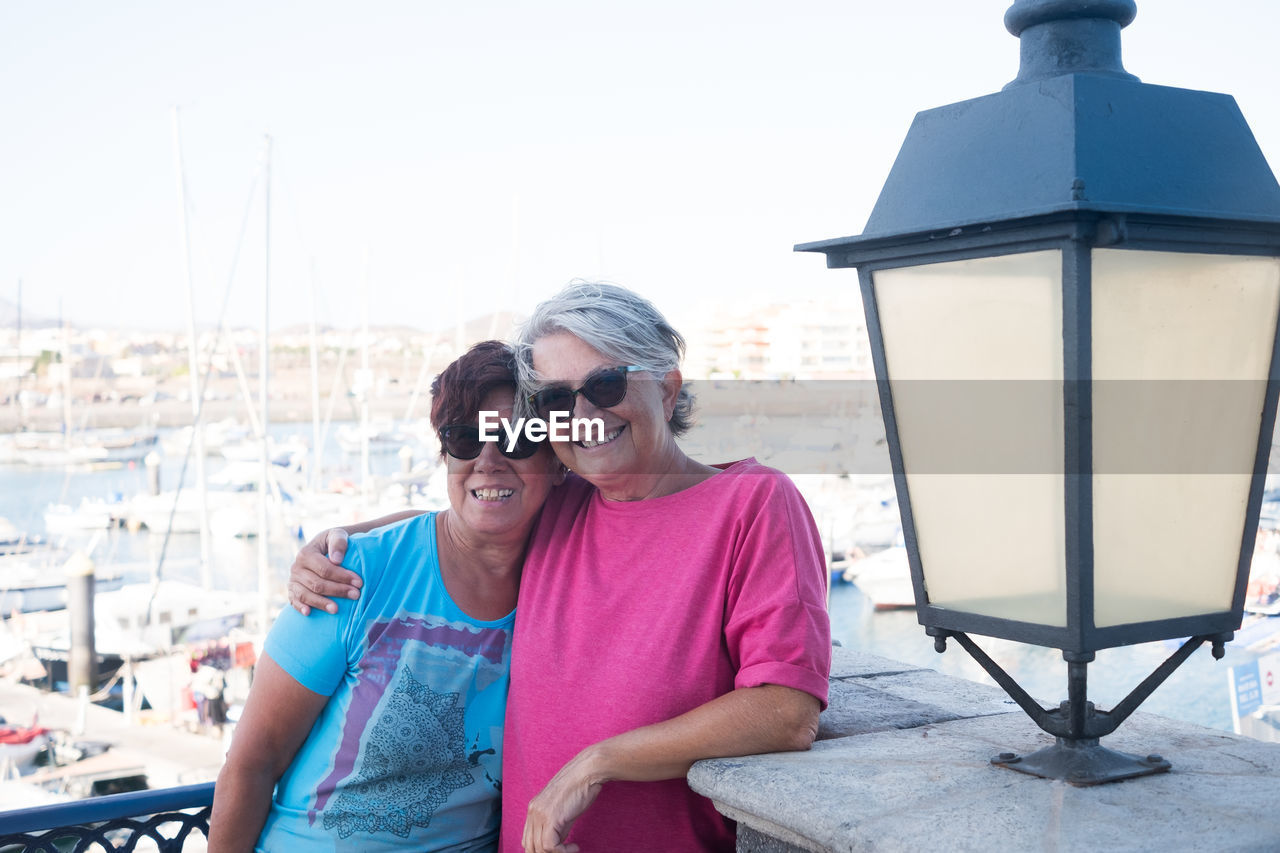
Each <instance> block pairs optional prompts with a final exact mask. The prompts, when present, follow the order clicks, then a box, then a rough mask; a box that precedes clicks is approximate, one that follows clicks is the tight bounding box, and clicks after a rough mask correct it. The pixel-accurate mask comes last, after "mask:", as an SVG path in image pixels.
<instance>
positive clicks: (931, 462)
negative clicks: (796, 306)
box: [796, 0, 1280, 785]
mask: <svg viewBox="0 0 1280 853" xmlns="http://www.w3.org/2000/svg"><path fill="white" fill-rule="evenodd" d="M1135 14H1136V6H1135V4H1134V3H1133V2H1132V0H1017V2H1015V3H1014V4H1013V6H1012V7H1010V8H1009V10H1008V12H1007V13H1006V14H1005V26H1006V27H1007V28H1008V29H1009V31H1010V32H1011V33H1013V34H1014V35H1016V36H1018V37H1019V39H1020V42H1021V68H1020V70H1019V73H1018V77H1017V79H1016V80H1014V81H1013V82H1012V83H1010V84H1009V85H1008V86H1006V87H1005V88H1004V89H1003V90H1002V91H1000V92H998V93H995V94H992V95H987V96H985V97H980V98H975V99H973V100H969V101H964V102H961V103H958V104H952V105H949V106H944V107H940V108H937V109H933V110H927V111H925V112H922V113H919V114H918V115H917V116H916V118H915V121H914V122H913V124H912V126H911V130H910V131H909V133H908V135H907V138H906V141H905V142H904V143H903V145H902V149H901V151H900V152H899V154H898V158H897V161H896V162H895V163H894V166H893V169H892V170H891V172H890V174H889V177H888V180H887V181H886V182H885V186H884V189H883V190H882V191H881V194H880V197H879V199H878V201H877V202H876V206H875V209H874V210H873V212H872V214H871V217H870V219H869V220H868V222H867V226H866V229H865V231H864V232H863V234H862V235H860V236H857V237H847V238H841V239H835V240H826V241H822V242H817V243H806V244H802V245H799V246H797V247H796V249H797V250H798V251H808V252H822V253H825V254H826V256H827V265H828V266H829V267H857V269H858V276H859V280H860V283H861V288H862V296H863V304H864V308H865V310H866V314H867V328H868V331H869V334H870V338H871V346H872V355H873V360H874V364H875V370H876V379H877V383H878V386H879V392H880V399H881V404H882V408H883V412H884V419H885V427H886V434H887V437H888V441H889V448H890V456H891V460H892V463H893V473H894V480H895V485H896V487H897V492H898V502H899V506H900V508H901V512H902V521H903V530H904V534H905V538H906V544H907V552H908V555H909V558H910V564H911V575H912V581H913V584H914V587H915V597H916V610H917V614H918V616H919V619H920V623H921V624H922V625H924V626H925V630H926V632H927V633H928V634H929V635H931V636H933V637H934V638H935V646H936V648H937V649H938V651H942V650H943V649H944V648H945V644H946V640H947V638H949V637H950V638H955V639H956V640H957V641H958V642H959V643H960V644H961V646H963V647H964V648H965V649H966V650H967V651H968V652H969V653H970V654H972V655H973V656H974V658H975V659H976V660H977V661H978V662H979V663H980V664H981V665H982V666H983V668H984V669H986V670H987V672H988V673H990V674H991V676H992V677H993V678H994V679H995V680H996V682H997V683H999V684H1000V686H1001V687H1002V688H1004V689H1005V691H1007V692H1008V693H1009V694H1010V695H1011V696H1012V697H1013V698H1014V699H1015V700H1016V701H1017V702H1018V704H1019V705H1020V706H1021V707H1022V708H1023V710H1025V711H1026V712H1027V714H1028V715H1029V716H1031V717H1032V719H1033V720H1035V722H1036V723H1037V724H1038V725H1039V726H1040V727H1041V728H1042V729H1044V730H1045V731H1047V732H1049V733H1050V734H1052V735H1054V736H1055V737H1056V739H1057V740H1056V743H1055V744H1054V745H1053V746H1051V747H1048V748H1046V749H1043V750H1040V751H1038V752H1036V753H1033V754H1030V755H1026V756H1019V755H1016V754H1013V753H1001V755H1000V756H998V757H997V758H994V759H992V761H993V762H994V763H996V764H1001V765H1003V766H1006V767H1009V768H1011V769H1014V770H1019V771H1022V772H1026V773H1031V774H1033V775H1038V776H1044V777H1047V778H1057V779H1064V780H1066V781H1068V782H1071V783H1073V784H1080V785H1088V784H1096V783H1100V782H1107V781H1114V780H1118V779H1127V778H1131V777H1134V776H1140V775H1146V774H1149V773H1159V772H1162V771H1166V770H1168V769H1169V767H1170V765H1169V763H1168V762H1167V761H1165V760H1163V759H1162V758H1161V757H1160V756H1158V755H1150V756H1145V757H1138V756H1129V755H1124V754H1122V753H1118V752H1114V751H1112V750H1109V749H1107V748H1105V747H1103V746H1101V745H1100V744H1099V743H1098V739H1099V738H1100V737H1103V736H1105V735H1107V734H1110V733H1111V732H1113V731H1114V730H1115V729H1116V727H1117V726H1119V725H1120V723H1121V722H1122V721H1123V720H1124V719H1125V718H1126V717H1127V716H1128V715H1129V714H1130V713H1132V712H1133V710H1134V709H1135V708H1137V707H1138V705H1140V704H1141V703H1142V701H1143V700H1145V699H1146V698H1147V696H1149V695H1150V694H1151V692H1152V691H1153V690H1155V688H1156V687H1157V686H1159V684H1160V683H1161V682H1162V681H1164V679H1165V678H1167V677H1168V675H1169V674H1170V673H1172V672H1173V670H1174V669H1176V668H1177V667H1178V666H1179V665H1180V664H1181V663H1182V662H1183V661H1185V660H1186V659H1187V657H1188V656H1189V655H1190V654H1191V653H1192V652H1193V651H1195V649H1196V648H1198V647H1199V646H1200V645H1201V644H1203V643H1205V642H1209V643H1210V644H1211V645H1212V648H1213V654H1214V656H1215V657H1217V658H1221V656H1222V654H1223V649H1222V644H1223V643H1224V642H1225V641H1227V640H1229V639H1231V636H1232V633H1233V632H1234V631H1235V630H1236V629H1238V628H1239V627H1240V620H1241V616H1242V612H1243V602H1244V593H1245V587H1246V583H1247V580H1248V573H1249V564H1250V559H1251V555H1252V552H1253V546H1254V537H1255V533H1256V528H1257V522H1258V512H1259V507H1260V505H1261V500H1262V487H1263V480H1264V477H1265V473H1266V468H1267V458H1268V453H1269V451H1270V446H1271V440H1272V430H1273V426H1274V422H1275V413H1276V399H1277V391H1278V390H1280V384H1278V383H1280V371H1278V366H1280V362H1278V360H1277V346H1276V342H1277V338H1276V333H1277V312H1278V310H1280V186H1277V184H1276V180H1275V177H1274V176H1273V175H1272V173H1271V170H1270V169H1269V168H1268V166H1267V164H1266V160H1265V159H1264V158H1263V156H1262V154H1261V152H1260V150H1259V149H1258V146H1257V143H1256V142H1255V141H1254V139H1253V136H1252V134H1251V133H1250V131H1249V128H1248V126H1247V125H1246V123H1245V121H1244V118H1243V116H1241V114H1240V111H1239V109H1238V108H1237V107H1236V104H1235V101H1234V100H1233V99H1232V98H1231V97H1229V96H1227V95H1220V94H1212V93H1207V92H1198V91H1190V90H1184V89H1172V88H1167V87H1161V86H1153V85H1148V84H1145V83H1142V82H1140V81H1139V80H1138V79H1137V78H1135V77H1133V76H1132V75H1130V74H1128V73H1126V72H1125V71H1124V68H1123V67H1122V65H1121V62H1120V30H1121V28H1122V27H1124V26H1126V25H1128V24H1129V23H1130V22H1131V21H1132V20H1133V18H1134V15H1135ZM969 634H981V635H985V636H990V637H1000V638H1004V639H1008V640H1014V641H1018V642H1023V643H1032V644H1036V645H1042V646H1048V647H1052V648H1057V649H1061V650H1062V652H1063V657H1064V658H1065V659H1066V661H1067V673H1068V677H1067V694H1068V699H1067V701H1065V702H1063V703H1062V704H1061V706H1060V707H1058V708H1053V709H1045V708H1041V707H1040V706H1039V705H1038V704H1037V703H1036V702H1035V701H1034V700H1033V699H1032V698H1031V697H1030V696H1029V695H1028V694H1027V693H1026V691H1025V690H1023V689H1022V687H1020V686H1019V685H1018V684H1017V683H1016V682H1015V681H1014V680H1013V679H1012V678H1011V677H1010V676H1009V675H1008V674H1007V673H1005V672H1004V671H1003V670H1002V669H1001V668H1000V667H999V666H998V665H997V664H996V663H995V662H994V661H992V660H991V659H990V658H989V657H988V656H987V655H986V654H985V653H984V652H983V651H982V650H981V649H980V648H979V647H978V646H977V645H976V644H975V643H974V642H973V640H972V639H971V638H970V637H969ZM1181 637H1190V638H1191V639H1190V640H1188V641H1186V642H1185V643H1184V644H1183V645H1182V646H1181V647H1180V648H1179V650H1178V651H1177V652H1175V653H1174V654H1173V655H1172V656H1171V657H1170V658H1169V659H1168V660H1167V661H1165V662H1164V663H1163V664H1162V665H1161V666H1160V667H1159V668H1158V669H1157V670H1156V671H1155V672H1154V673H1152V674H1151V675H1150V676H1149V677H1148V678H1147V679H1146V680H1144V681H1143V682H1142V683H1141V684H1140V685H1138V686H1137V687H1136V688H1135V689H1134V690H1133V692H1132V693H1131V694H1130V695H1129V696H1128V697H1127V698H1125V699H1124V700H1123V701H1121V702H1120V703H1119V704H1118V705H1116V706H1115V707H1114V708H1113V709H1111V710H1110V711H1103V710H1099V709H1096V708H1094V706H1093V705H1092V703H1090V702H1088V701H1087V696H1086V670H1087V666H1088V664H1089V662H1090V661H1092V660H1093V659H1094V656H1095V653H1096V652H1097V651H1098V650H1100V649H1105V648H1112V647H1115V646H1122V645H1129V644H1133V643H1141V642H1150V641H1155V640H1163V639H1170V638H1181Z"/></svg>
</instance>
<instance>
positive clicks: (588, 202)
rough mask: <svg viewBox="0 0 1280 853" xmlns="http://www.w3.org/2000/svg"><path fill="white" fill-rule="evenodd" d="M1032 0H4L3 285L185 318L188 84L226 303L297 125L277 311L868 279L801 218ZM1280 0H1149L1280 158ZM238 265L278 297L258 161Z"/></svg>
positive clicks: (1165, 71) (805, 287)
mask: <svg viewBox="0 0 1280 853" xmlns="http://www.w3.org/2000/svg"><path fill="white" fill-rule="evenodd" d="M1010 2H1011V0H903V2H898V3H884V2H864V1H863V0H792V2H787V3H780V2H776V0H774V2H757V0H736V2H718V1H717V2H704V1H703V0H679V2H672V0H649V2H644V3H623V2H601V0H591V2H587V0H581V2H579V1H578V0H541V2H537V3H534V2H525V3H519V2H514V0H505V1H504V2H499V0H468V2H451V3H444V2H440V0H416V2H369V3H358V4H357V3H354V2H350V3H336V2H287V3H286V2H267V1H266V0H254V2H241V0H234V2H227V1H226V0H224V2H218V3H194V2H185V3H182V2H179V3H175V2H171V0H169V2H159V0H154V1H153V2H143V1H140V2H113V3H103V2H58V0H5V2H3V3H0V117H2V120H3V124H2V125H0V296H2V297H4V298H6V299H8V300H9V301H14V300H15V299H16V297H17V290H18V281H19V280H20V279H21V280H22V281H23V303H24V306H23V307H24V311H26V312H29V313H34V314H42V315H45V316H56V315H57V313H58V310H59V303H60V302H61V305H62V310H63V312H64V313H65V314H66V316H68V317H69V318H70V319H71V320H72V321H73V322H75V323H77V324H81V325H88V324H92V323H96V322H101V323H107V324H115V325H126V326H145V327H151V328H174V329H181V328H184V327H185V324H186V316H187V314H186V310H187V309H186V292H185V286H184V277H183V275H184V274H183V269H184V267H183V260H182V253H181V243H180V230H179V219H178V195H177V188H176V187H177V183H176V177H175V172H176V170H175V165H174V146H173V132H172V119H171V112H170V111H171V107H173V106H175V105H176V106H179V107H180V108H181V123H182V137H183V148H184V156H185V160H186V176H187V185H188V198H189V204H190V210H191V233H192V241H193V247H194V253H195V259H194V269H195V276H196V280H197V284H198V292H197V296H196V303H195V307H196V314H197V318H198V322H199V323H201V324H202V325H211V324H213V323H215V322H216V321H217V315H218V310H219V307H220V305H221V301H222V297H223V293H224V290H225V289H226V285H227V282H228V278H229V272H230V269H231V262H232V255H233V252H234V249H235V246H236V243H237V235H238V233H239V229H240V223H241V220H242V218H243V216H244V213H245V210H246V206H247V205H248V204H249V203H250V198H251V196H250V190H251V186H252V185H253V182H254V179H255V176H256V175H257V174H258V170H259V169H260V167H261V164H262V160H263V157H262V150H263V136H264V134H265V133H268V132H269V133H270V134H271V135H272V137H273V139H274V157H273V182H272V196H271V199H272V202H271V203H272V208H271V209H272V231H271V233H272V238H271V309H270V310H271V326H272V328H280V327H282V326H284V325H288V324H293V323H299V322H305V321H306V320H307V319H308V317H309V316H310V310H311V308H310V304H311V303H310V300H311V293H312V287H311V284H310V282H311V280H312V274H311V270H312V269H314V280H315V282H316V284H317V286H316V288H315V290H316V292H317V294H318V297H317V299H318V309H317V310H318V316H319V319H320V321H321V322H327V323H332V324H336V325H343V326H350V325H354V324H355V323H356V322H358V320H359V318H360V316H361V311H362V310H363V305H364V297H363V296H362V288H361V280H362V269H363V268H364V261H363V258H364V257H365V252H366V249H367V252H368V259H369V260H368V281H369V292H370V294H371V298H370V303H371V307H370V308H369V311H370V318H371V321H372V322H374V323H407V324H409V325H415V326H420V327H423V328H435V327H440V326H446V325H450V324H452V323H453V322H455V320H456V318H457V317H458V315H459V313H461V314H463V315H466V316H475V315H478V314H481V313H484V312H486V311H488V310H491V309H493V308H514V309H516V310H521V311H524V310H528V308H529V307H531V306H532V304H533V303H534V302H536V301H537V300H538V299H540V298H542V297H544V296H547V295H549V294H551V293H553V292H554V291H555V290H557V289H558V288H559V287H560V286H562V285H563V284H564V283H565V282H567V281H568V280H570V279H572V278H574V277H589V278H590V277H602V278H607V279H609V280H611V281H616V282H618V283H620V284H624V285H627V286H630V287H632V288H634V289H636V290H638V291H640V292H642V293H644V294H646V295H648V296H650V297H651V298H652V299H654V300H655V301H656V302H657V304H658V306H659V307H660V308H662V309H663V310H665V311H666V312H667V313H668V314H670V315H672V316H673V318H674V319H676V320H677V322H679V321H680V319H681V318H687V317H689V316H691V315H692V314H693V313H694V312H700V311H701V312H705V311H715V310H717V306H725V305H736V304H740V303H741V302H743V301H744V300H746V299H750V298H755V297H757V296H759V295H761V294H772V295H773V296H774V297H775V298H777V299H787V300H789V299H795V298H799V297H803V296H806V295H812V296H821V295H824V294H828V293H831V292H832V291H834V290H836V289H837V288H843V287H850V286H852V284H853V277H852V274H851V273H847V272H844V271H840V272H837V271H828V270H826V269H825V268H824V265H823V261H822V259H821V258H820V257H815V256H810V255H795V254H793V253H792V251H791V246H792V245H793V244H794V243H796V242H803V241H808V240H817V239H823V238H827V237H836V236H841V235H845V234H856V233H859V232H861V230H862V227H863V224H864V223H865V221H866V217H867V215H868V213H869V212H870V210H871V206H872V205H873V203H874V201H875V198H876V195H877V194H878V192H879V189H880V186H881V184H882V183H883V181H884V178H885V176H886V174H887V173H888V170H889V167H890V165H891V164H892V162H893V158H894V156H895V154H896V153H897V149H898V147H899V145H900V144H901V141H902V138H903V136H904V135H905V133H906V130H907V127H908V125H909V123H910V120H911V116H912V115H913V114H914V113H915V112H916V111H918V110H921V109H926V108H930V107H935V106H940V105H942V104H946V103H950V102H953V101H958V100H963V99H966V98H970V97H976V96H979V95H983V94H987V93H989V92H993V91H996V90H998V89H999V88H1000V87H1001V86H1003V85H1004V84H1005V83H1007V82H1008V81H1009V80H1011V79H1012V78H1013V77H1014V76H1015V74H1016V73H1017V65H1018V43H1017V40H1016V39H1014V38H1013V37H1012V36H1010V35H1009V34H1008V33H1007V32H1006V31H1005V30H1004V27H1003V25H1002V22H1001V20H1002V16H1003V13H1004V10H1005V9H1006V8H1007V7H1008V6H1009V5H1010ZM1278 32H1280V3H1277V2H1274V0H1219V2H1216V3H1212V4H1210V3H1205V2H1203V0H1160V2H1154V0H1146V2H1142V3H1140V4H1139V12H1138V18H1137V20H1136V21H1135V22H1134V23H1133V24H1132V25H1131V26H1130V27H1129V28H1128V29H1126V30H1125V37H1124V56H1125V65H1126V67H1127V69H1128V70H1129V71H1130V72H1132V73H1134V74H1137V75H1138V76H1139V77H1141V78H1142V79H1143V80H1144V81H1146V82H1150V83H1160V84H1165V85H1173V86H1184V87H1188V88H1197V89H1206V90H1211V91H1221V92H1228V93H1230V94H1233V95H1235V96H1236V98H1237V100H1238V101H1239V103H1240V106H1241V109H1242V110H1243V111H1244V114H1245V117H1246V119H1247V120H1248V121H1249V123H1250V125H1251V127H1252V128H1253V131H1254V134H1255V136H1256V137H1257V139H1258V141H1259V143H1260V145H1261V146H1262V149H1263V151H1264V153H1266V154H1267V156H1268V158H1269V160H1270V161H1271V163H1272V164H1273V168H1274V165H1275V164H1280V102H1278V101H1277V98H1276V94H1275V92H1276V86H1277V81H1278V79H1280V74H1278V73H1277V72H1280V59H1277V56H1278V55H1280V50H1277V47H1276V42H1275V38H1276V33H1278ZM257 186H258V190H257V192H256V194H255V195H254V196H253V201H252V209H251V212H250V216H251V219H250V220H249V230H248V232H247V234H246V237H245V241H244V245H243V249H242V251H241V255H240V265H239V271H238V274H237V276H236V278H235V280H234V284H233V287H232V295H231V303H230V309H229V317H230V319H231V321H232V322H233V323H236V324H240V325H250V326H255V327H256V326H259V325H260V324H261V322H262V312H263V308H262V292H263V287H262V283H263V267H264V262H263V224H262V221H263V216H262V210H263V205H262V193H261V181H259V183H258V185H257Z"/></svg>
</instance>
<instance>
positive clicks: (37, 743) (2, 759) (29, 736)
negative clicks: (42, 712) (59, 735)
mask: <svg viewBox="0 0 1280 853" xmlns="http://www.w3.org/2000/svg"><path fill="white" fill-rule="evenodd" d="M48 744H49V730H48V729H46V728H44V727H43V726H39V725H37V724H36V723H34V722H33V723H32V724H31V725H29V726H15V725H10V724H8V723H6V722H4V718H3V717H0V778H5V777H9V776H13V775H22V774H24V773H29V772H31V770H32V769H33V768H34V767H35V762H36V756H37V755H39V754H40V753H41V751H43V750H44V748H45V747H46V746H48Z"/></svg>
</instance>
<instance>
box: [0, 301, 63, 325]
mask: <svg viewBox="0 0 1280 853" xmlns="http://www.w3.org/2000/svg"><path fill="white" fill-rule="evenodd" d="M17 325H18V306H17V304H16V303H13V302H10V301H9V300H8V299H5V298H4V297H3V296H0V329H13V328H16V327H17ZM57 325H58V321H57V320H56V319H50V318H48V317H41V316H40V315H38V314H32V313H31V312H30V311H28V310H25V309H24V310H23V312H22V328H24V329H52V328H56V327H57Z"/></svg>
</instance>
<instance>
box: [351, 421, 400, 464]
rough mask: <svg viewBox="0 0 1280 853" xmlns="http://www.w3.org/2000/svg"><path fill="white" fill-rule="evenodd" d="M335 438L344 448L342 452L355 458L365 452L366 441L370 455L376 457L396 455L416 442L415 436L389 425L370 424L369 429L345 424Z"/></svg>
mask: <svg viewBox="0 0 1280 853" xmlns="http://www.w3.org/2000/svg"><path fill="white" fill-rule="evenodd" d="M334 437H335V438H336V439H337V442H338V446H339V447H341V448H342V452H343V453H348V454H351V455H353V456H354V455H356V454H359V453H363V452H364V442H365V441H366V440H368V442H369V453H370V454H372V455H375V456H376V455H378V454H382V453H396V452H398V451H399V450H400V448H401V447H404V446H405V445H406V444H408V443H410V442H412V441H414V438H413V436H411V435H407V434H405V433H404V432H403V431H402V430H400V429H398V428H396V427H394V426H392V425H391V424H389V423H380V424H369V425H368V426H367V427H361V426H360V425H359V424H344V425H343V426H340V427H338V430H337V432H336V433H335V434H334Z"/></svg>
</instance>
